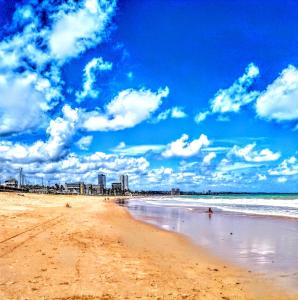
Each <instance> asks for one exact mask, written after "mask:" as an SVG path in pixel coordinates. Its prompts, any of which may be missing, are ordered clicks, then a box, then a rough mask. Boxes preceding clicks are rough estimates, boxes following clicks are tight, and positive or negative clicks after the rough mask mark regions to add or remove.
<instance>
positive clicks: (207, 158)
mask: <svg viewBox="0 0 298 300" xmlns="http://www.w3.org/2000/svg"><path fill="white" fill-rule="evenodd" d="M215 157H216V153H215V152H209V153H208V154H207V155H205V156H204V158H203V164H204V165H210V163H211V161H212V160H213V159H214V158H215Z"/></svg>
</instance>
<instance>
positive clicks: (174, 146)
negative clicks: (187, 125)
mask: <svg viewBox="0 0 298 300" xmlns="http://www.w3.org/2000/svg"><path fill="white" fill-rule="evenodd" d="M188 139H189V136H188V135H187V134H183V135H182V136H181V137H180V138H179V139H178V140H176V141H174V142H172V143H170V144H168V145H167V149H166V150H165V151H164V152H162V156H164V157H167V158H169V157H174V156H177V157H191V156H194V155H197V154H198V153H199V152H200V151H201V149H202V147H206V146H208V145H209V144H210V141H209V140H208V138H207V136H206V135H204V134H201V135H200V137H199V138H198V139H194V140H192V141H188Z"/></svg>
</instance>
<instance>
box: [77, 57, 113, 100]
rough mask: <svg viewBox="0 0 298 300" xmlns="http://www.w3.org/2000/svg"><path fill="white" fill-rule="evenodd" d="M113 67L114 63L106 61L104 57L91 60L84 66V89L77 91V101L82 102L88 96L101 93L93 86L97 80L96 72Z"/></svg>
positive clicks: (95, 95)
mask: <svg viewBox="0 0 298 300" xmlns="http://www.w3.org/2000/svg"><path fill="white" fill-rule="evenodd" d="M112 67H113V64H112V63H110V62H106V61H104V60H103V59H102V57H98V58H93V59H92V60H90V61H89V62H88V64H87V65H86V66H85V68H84V77H83V90H82V91H80V92H77V93H76V97H77V101H78V102H81V101H82V100H84V99H85V98H86V97H90V98H96V97H97V96H98V93H99V92H98V91H97V90H96V89H94V88H93V85H94V83H95V82H96V72H98V71H99V72H102V71H110V70H111V69H112Z"/></svg>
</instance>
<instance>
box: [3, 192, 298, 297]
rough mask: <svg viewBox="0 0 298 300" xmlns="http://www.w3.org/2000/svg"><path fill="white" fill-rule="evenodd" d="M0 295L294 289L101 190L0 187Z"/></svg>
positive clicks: (240, 293) (273, 293) (236, 293)
mask: <svg viewBox="0 0 298 300" xmlns="http://www.w3.org/2000/svg"><path fill="white" fill-rule="evenodd" d="M66 203H69V204H70V206H71V207H70V208H67V207H65V204H66ZM0 299H1V300H5V299H298V297H297V296H296V297H295V295H287V294H286V291H282V290H279V289H277V288H276V287H274V286H272V284H271V283H270V282H265V281H264V280H263V278H262V277H260V276H257V275H256V274H253V273H250V272H248V271H247V270H240V269H237V268H236V267H234V266H231V265H228V264H225V263H224V262H222V261H220V260H218V259H216V258H214V257H212V256H211V255H210V254H208V253H205V252H204V251H203V250H202V249H200V248H198V247H197V246H195V245H193V244H192V243H191V242H190V241H189V240H187V239H186V238H184V237H182V236H179V235H177V234H174V233H171V232H167V231H162V230H159V229H157V228H155V227H153V226H150V225H146V224H143V223H141V222H138V221H135V220H133V219H132V218H131V217H130V215H129V214H128V213H127V212H126V210H125V209H124V208H121V207H118V206H117V205H115V204H114V203H113V202H112V201H110V202H107V201H104V198H101V197H88V196H53V195H36V194H24V195H18V194H14V193H0Z"/></svg>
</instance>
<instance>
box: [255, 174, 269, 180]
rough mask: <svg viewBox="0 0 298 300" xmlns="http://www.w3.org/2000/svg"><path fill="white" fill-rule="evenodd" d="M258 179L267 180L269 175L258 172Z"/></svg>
mask: <svg viewBox="0 0 298 300" xmlns="http://www.w3.org/2000/svg"><path fill="white" fill-rule="evenodd" d="M257 177H258V180H259V181H265V180H267V176H266V175H264V174H257Z"/></svg>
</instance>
